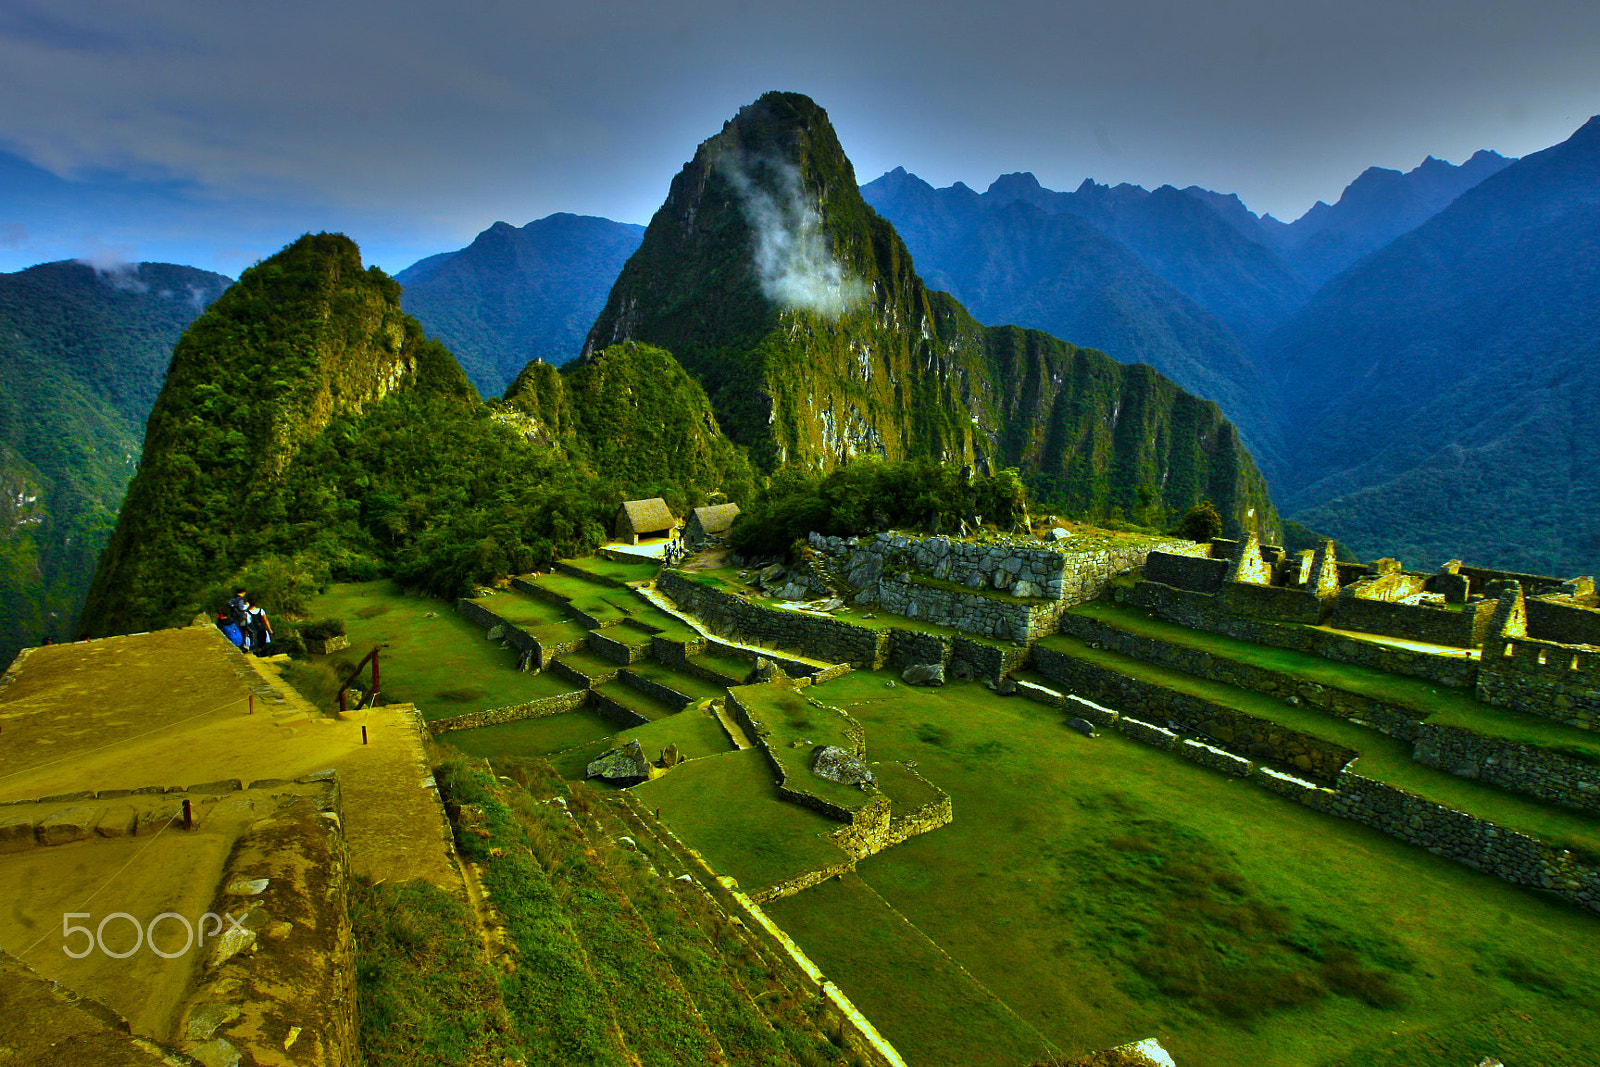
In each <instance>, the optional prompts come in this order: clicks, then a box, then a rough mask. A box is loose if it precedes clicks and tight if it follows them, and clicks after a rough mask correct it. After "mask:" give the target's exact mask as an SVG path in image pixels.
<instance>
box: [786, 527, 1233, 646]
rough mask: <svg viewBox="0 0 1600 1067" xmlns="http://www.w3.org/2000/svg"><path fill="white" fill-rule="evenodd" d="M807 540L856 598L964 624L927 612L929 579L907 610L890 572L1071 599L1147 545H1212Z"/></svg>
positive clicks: (1136, 558) (1084, 595) (1179, 550)
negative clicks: (920, 602)
mask: <svg viewBox="0 0 1600 1067" xmlns="http://www.w3.org/2000/svg"><path fill="white" fill-rule="evenodd" d="M810 543H811V547H812V548H814V549H816V550H817V551H818V552H822V553H824V554H825V555H827V556H829V557H831V559H832V563H831V565H830V569H831V570H832V571H833V572H835V573H837V574H840V575H842V576H843V577H844V579H845V581H847V582H849V583H850V585H851V586H852V587H854V589H855V590H856V592H857V601H858V602H859V603H879V602H882V603H883V605H884V608H885V610H888V611H893V612H895V613H897V614H901V615H907V616H908V617H911V618H924V619H929V620H930V621H934V622H940V623H941V624H942V625H948V626H957V627H959V628H965V627H961V626H960V624H959V623H958V622H955V621H949V622H946V621H944V620H943V619H939V618H935V617H934V616H933V615H932V614H930V611H932V610H936V609H935V608H934V606H933V605H934V603H935V601H934V598H932V597H931V596H929V594H933V593H936V592H942V590H935V589H932V588H931V587H928V586H916V587H914V589H916V590H920V591H921V594H922V595H923V596H924V598H925V599H927V600H928V604H927V605H925V606H924V607H923V609H922V612H921V614H912V613H911V612H909V611H908V610H906V605H905V604H903V603H901V602H900V601H901V600H902V599H903V597H904V595H905V594H904V593H896V592H894V591H892V590H891V589H890V586H891V585H892V584H893V580H894V578H895V577H896V576H897V575H899V574H903V573H915V574H921V575H924V576H926V577H928V578H932V579H935V580H938V581H942V582H953V583H955V584H957V585H961V586H965V587H966V588H968V589H970V590H972V591H973V592H975V593H976V592H982V591H991V592H999V593H1005V594H1007V595H1010V596H1015V597H1020V598H1023V599H1028V598H1042V599H1044V600H1052V601H1061V602H1063V603H1065V604H1066V605H1067V606H1071V605H1073V604H1081V603H1082V602H1083V601H1085V600H1093V599H1094V598H1095V597H1097V596H1099V595H1100V594H1101V593H1102V592H1104V591H1105V588H1106V586H1107V585H1108V584H1109V583H1110V581H1111V579H1112V578H1114V577H1116V576H1117V575H1118V574H1122V573H1124V572H1126V571H1129V570H1132V569H1133V568H1135V567H1138V566H1141V565H1143V563H1144V561H1145V557H1146V556H1148V555H1149V554H1150V553H1151V552H1156V551H1161V552H1168V553H1172V554H1175V555H1180V556H1203V555H1204V554H1205V553H1206V552H1208V551H1209V549H1210V546H1209V545H1200V544H1195V543H1194V542H1192V541H1160V542H1151V543H1148V544H1143V545H1130V546H1127V547H1121V548H1103V549H1074V548H1073V547H1072V542H1071V540H1070V539H1069V540H1067V541H1062V542H1057V543H1054V544H1041V543H1039V542H1037V541H1032V540H1027V541H1023V540H1021V539H1017V540H1014V541H997V542H971V541H960V540H952V539H950V538H948V537H919V536H907V535H905V534H887V533H882V534H878V535H876V536H874V537H871V538H854V537H852V538H838V537H823V536H822V535H820V534H816V533H813V534H812V535H811V538H810ZM886 592H887V593H888V595H890V596H893V597H895V598H896V606H891V605H890V604H889V603H888V601H886V600H882V597H883V596H884V595H885V593H886ZM968 606H969V607H970V605H968ZM973 632H977V631H973ZM1013 632H1015V628H1013ZM996 636H1000V637H1007V638H1009V637H1011V636H1012V633H998V634H996ZM1020 639H1021V638H1019V640H1020Z"/></svg>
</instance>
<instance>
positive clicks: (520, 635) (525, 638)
mask: <svg viewBox="0 0 1600 1067" xmlns="http://www.w3.org/2000/svg"><path fill="white" fill-rule="evenodd" d="M456 614H457V615H460V616H461V617H462V618H463V619H466V620H467V621H468V622H470V623H472V624H473V625H474V626H481V627H483V628H484V629H485V630H486V631H488V635H489V637H490V638H491V639H495V640H501V641H504V642H505V643H506V644H508V645H510V646H511V647H512V648H514V649H516V650H517V652H518V654H519V657H520V658H519V660H518V665H519V666H520V667H521V668H522V669H523V670H543V669H544V665H545V660H546V649H545V647H544V645H542V644H541V643H540V642H539V639H538V638H537V637H534V636H533V635H532V634H530V633H528V631H526V630H524V629H523V628H522V627H520V626H518V625H516V624H515V623H511V622H507V621H506V620H505V619H503V618H501V617H500V616H499V615H497V614H495V613H494V612H492V611H490V610H489V609H488V608H486V607H484V606H483V605H482V604H479V603H478V602H477V601H474V600H469V599H467V598H465V597H463V598H462V599H460V600H457V601H456ZM550 654H551V655H555V654H557V653H554V652H552V653H550Z"/></svg>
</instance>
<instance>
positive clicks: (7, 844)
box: [0, 815, 34, 853]
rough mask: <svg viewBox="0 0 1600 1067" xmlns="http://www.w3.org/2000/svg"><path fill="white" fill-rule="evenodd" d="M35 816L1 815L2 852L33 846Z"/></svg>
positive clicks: (0, 851)
mask: <svg viewBox="0 0 1600 1067" xmlns="http://www.w3.org/2000/svg"><path fill="white" fill-rule="evenodd" d="M33 843H34V836H33V818H32V817H31V816H28V815H0V853H6V852H21V851H23V850H24V849H29V848H32V847H33Z"/></svg>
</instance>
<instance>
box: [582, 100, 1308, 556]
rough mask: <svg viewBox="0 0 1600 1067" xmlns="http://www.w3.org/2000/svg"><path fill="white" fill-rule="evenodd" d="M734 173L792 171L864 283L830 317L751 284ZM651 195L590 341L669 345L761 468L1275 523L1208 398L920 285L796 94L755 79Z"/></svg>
mask: <svg viewBox="0 0 1600 1067" xmlns="http://www.w3.org/2000/svg"><path fill="white" fill-rule="evenodd" d="M790 167H792V168H793V170H791V169H790ZM733 171H741V172H742V176H743V178H744V179H745V180H746V181H747V182H748V184H749V185H750V186H753V187H755V188H757V189H759V190H761V191H762V192H764V193H766V194H768V195H770V196H772V197H773V198H774V199H775V200H778V201H779V202H784V201H788V200H790V199H792V197H793V196H795V195H796V193H797V189H796V187H795V186H796V182H795V180H794V179H795V176H796V174H797V176H798V186H799V190H798V192H799V193H800V194H801V195H804V196H805V197H806V198H807V199H809V200H810V201H811V202H812V203H813V204H814V205H815V206H816V208H817V213H818V216H819V218H820V222H821V227H822V230H823V232H824V234H825V235H826V238H827V241H828V245H829V249H830V251H831V253H832V254H833V256H834V257H835V258H836V259H837V261H838V262H839V263H840V265H841V267H842V268H843V270H844V272H845V273H846V274H848V275H849V276H851V277H852V278H854V279H858V280H859V281H860V282H862V283H863V284H864V285H865V286H866V287H867V288H868V289H870V290H871V291H872V293H873V296H872V297H871V299H869V300H864V301H862V302H861V303H860V304H859V305H858V306H856V307H853V308H849V309H843V310H841V313H839V314H837V315H834V316H829V315H826V314H822V313H819V312H818V311H815V310H810V309H806V308H799V307H787V308H786V307H781V306H780V305H779V304H777V303H776V302H774V301H773V300H770V299H768V297H767V296H766V294H764V293H763V291H762V289H761V285H760V279H759V276H758V274H757V272H756V271H753V270H751V269H750V263H749V252H748V249H749V248H750V247H751V243H752V234H751V227H750V223H749V221H748V220H747V218H746V215H745V212H744V209H743V207H742V197H741V193H740V191H739V189H740V183H739V180H738V179H737V178H736V177H734V176H733V175H732V174H731V172H733ZM670 202H671V204H672V205H673V206H672V208H671V210H663V211H661V212H658V213H657V215H656V216H655V218H654V219H652V221H651V223H650V226H649V228H648V229H647V230H646V231H645V235H644V240H643V242H642V243H641V244H640V246H639V250H638V251H637V252H636V253H635V254H634V255H633V257H632V258H631V259H630V260H629V261H628V263H627V265H626V266H625V267H624V268H623V270H622V273H621V275H620V276H619V277H618V279H617V283H616V285H615V286H614V287H613V288H612V291H611V295H610V298H609V299H608V301H607V304H606V307H605V310H604V311H602V312H601V314H600V316H599V318H598V319H597V320H596V322H595V325H594V328H593V329H592V330H591V331H590V334H589V345H590V347H592V348H598V347H599V346H601V345H605V344H608V343H610V342H611V340H612V339H613V338H615V337H620V336H628V337H633V338H637V339H639V340H643V341H647V342H649V343H652V344H658V345H661V346H662V347H664V348H666V349H668V350H669V351H671V352H672V353H673V354H674V355H675V356H676V357H677V358H678V360H679V361H680V362H682V364H683V365H684V366H685V367H687V368H688V369H689V371H690V372H691V373H692V374H694V375H695V376H696V378H697V379H698V380H699V381H701V382H702V383H703V384H704V386H705V388H706V392H707V393H708V394H709V395H710V397H711V402H712V406H713V408H714V410H715V412H716V416H717V419H718V420H719V422H720V424H721V425H722V427H723V428H724V430H725V431H726V432H727V434H728V436H729V437H730V438H731V439H732V440H733V441H735V442H737V443H739V444H741V445H744V446H747V447H748V448H749V449H750V453H751V458H752V460H753V461H754V463H755V464H756V465H757V466H758V467H759V468H761V469H762V470H766V471H777V470H778V469H779V468H780V467H782V466H785V465H787V466H794V467H800V468H803V469H806V470H826V469H829V468H831V467H833V466H836V465H837V464H838V463H839V462H840V461H841V459H842V458H844V457H845V456H847V455H850V454H860V453H864V452H865V453H876V454H880V455H882V456H883V457H884V458H885V459H887V460H894V461H899V460H908V459H934V458H938V459H955V460H956V461H957V462H958V463H959V464H961V465H963V466H969V467H971V468H972V469H973V470H974V471H979V472H982V471H985V470H997V469H1004V468H1015V469H1016V470H1018V471H1020V472H1021V477H1022V480H1023V481H1024V482H1025V483H1026V485H1027V487H1028V489H1029V491H1030V492H1031V494H1032V495H1033V496H1034V498H1035V499H1036V500H1038V501H1039V502H1040V504H1041V506H1043V507H1047V508H1050V509H1053V510H1056V511H1059V512H1062V513H1065V514H1073V515H1081V516H1085V517H1096V518H1101V519H1114V520H1124V521H1130V522H1136V523H1143V524H1146V525H1161V526H1167V525H1170V524H1171V523H1172V522H1174V521H1176V519H1177V517H1178V516H1180V515H1181V514H1182V513H1183V511H1184V510H1185V509H1187V508H1188V507H1189V506H1190V505H1192V504H1194V503H1196V502H1197V501H1199V500H1200V499H1202V498H1209V499H1211V500H1213V501H1215V502H1216V504H1217V507H1218V510H1219V511H1220V512H1221V513H1222V515H1223V517H1224V521H1225V523H1226V525H1227V528H1228V529H1230V530H1237V529H1240V528H1242V527H1245V526H1250V527H1253V528H1256V529H1258V530H1259V531H1260V532H1261V533H1262V534H1263V535H1264V536H1268V537H1270V539H1272V540H1276V531H1277V529H1278V522H1277V517H1276V513H1275V512H1274V511H1273V508H1272V504H1271V501H1270V500H1269V499H1268V497H1267V492H1266V484H1265V482H1264V481H1263V480H1262V478H1261V476H1260V474H1259V473H1258V472H1257V471H1256V469H1255V466H1254V464H1253V463H1252V461H1251V460H1250V457H1249V456H1248V455H1247V454H1246V452H1245V450H1244V446H1243V445H1242V443H1241V442H1240V440H1239V437H1238V434H1237V432H1236V431H1235V430H1234V428H1233V426H1232V425H1230V424H1229V423H1228V422H1227V421H1226V420H1225V419H1224V418H1223V417H1222V413H1221V411H1220V410H1219V409H1218V408H1217V406H1216V405H1215V404H1214V403H1211V402H1209V401H1204V400H1200V399H1198V398H1197V397H1194V396H1191V395H1190V394H1188V393H1185V392H1183V391H1182V390H1180V389H1179V388H1178V387H1177V386H1175V385H1173V383H1172V382H1171V381H1169V380H1168V379H1166V378H1163V377H1161V376H1160V375H1159V374H1157V373H1156V372H1155V371H1153V370H1151V369H1150V368H1149V367H1148V366H1145V365H1142V364H1135V365H1123V364H1118V363H1116V362H1114V361H1112V360H1111V359H1110V358H1108V357H1106V356H1104V355H1102V354H1101V353H1099V352H1093V351H1089V350H1086V349H1080V348H1076V347H1074V346H1072V345H1070V344H1067V343H1065V342H1063V341H1059V340H1057V339H1056V338H1053V337H1050V336H1049V335H1047V334H1044V333H1040V332H1039V331H1036V330H1022V329H1018V328H1015V327H985V326H982V325H980V324H979V323H978V322H977V321H976V320H974V319H973V318H972V316H970V315H969V314H968V313H967V312H966V310H965V309H963V308H962V307H961V305H960V304H958V303H957V302H956V301H955V300H954V299H953V298H952V297H950V296H949V295H948V294H946V293H942V292H937V291H934V290H930V289H928V288H926V287H925V286H924V285H923V283H922V281H921V279H920V278H918V276H917V274H916V270H915V267H914V265H913V263H912V261H911V256H910V254H909V253H908V252H907V251H906V247H905V245H904V243H903V242H902V241H901V240H900V238H899V236H898V235H897V234H896V233H895V231H894V228H893V227H892V226H890V225H889V223H887V222H885V221H884V220H883V219H882V218H881V217H879V216H878V215H877V213H876V212H874V211H873V210H872V209H871V208H870V207H868V206H867V204H866V202H865V201H864V200H862V198H861V194H860V191H859V189H858V187H857V184H856V180H855V174H854V171H853V168H852V167H851V164H850V161H849V159H848V158H847V157H846V156H845V154H844V150H843V149H842V148H841V147H840V145H839V142H838V139H837V137H836V136H835V134H834V131H833V128H832V126H831V125H830V124H829V122H828V118H827V115H826V113H825V112H823V110H822V109H821V108H819V107H817V105H816V104H815V103H813V102H812V101H811V100H809V99H807V98H806V97H804V96H800V95H798V94H795V93H768V94H766V95H765V96H763V97H761V99H760V100H758V101H756V102H755V103H754V104H751V105H749V106H747V107H745V108H743V109H742V110H741V111H740V112H739V114H738V116H737V117H736V118H734V119H733V120H732V121H731V122H729V123H728V124H727V125H726V126H725V127H724V129H723V130H722V132H721V133H719V134H717V135H716V136H714V137H712V138H710V139H709V140H707V141H706V142H705V143H704V144H702V145H701V146H700V150H699V151H698V152H697V153H696V155H695V158H694V159H693V160H692V161H691V162H690V163H689V164H688V165H687V166H686V167H685V168H684V169H683V171H682V172H680V173H679V174H678V176H677V177H676V178H675V179H674V181H673V185H672V192H671V194H670ZM690 218H692V219H693V225H692V226H691V225H689V224H688V223H687V221H686V220H687V219H690ZM1252 510H1253V514H1252ZM925 513H926V509H924V514H925ZM984 516H985V518H992V517H991V516H990V515H989V514H988V513H987V512H986V513H984ZM871 517H872V516H871V514H870V512H869V513H868V515H867V516H866V518H867V519H868V520H869V521H870V519H871ZM962 517H963V518H970V517H969V516H962ZM917 518H918V521H921V518H922V516H921V515H919V516H918V517H917ZM801 532H802V533H804V532H805V531H801ZM852 532H853V531H852ZM778 547H782V546H778Z"/></svg>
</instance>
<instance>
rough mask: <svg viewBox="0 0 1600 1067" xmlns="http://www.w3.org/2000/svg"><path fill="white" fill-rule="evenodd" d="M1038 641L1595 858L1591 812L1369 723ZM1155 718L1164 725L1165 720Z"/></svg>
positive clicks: (1078, 645)
mask: <svg viewBox="0 0 1600 1067" xmlns="http://www.w3.org/2000/svg"><path fill="white" fill-rule="evenodd" d="M1038 644H1039V646H1040V647H1042V648H1047V649H1050V650H1051V651H1054V652H1059V653H1062V654H1064V655H1067V656H1071V657H1073V658H1075V659H1079V660H1083V661H1085V662H1087V663H1092V664H1094V665H1096V666H1099V667H1103V668H1105V669H1107V670H1112V671H1115V672H1117V673H1118V674H1123V675H1126V676H1128V677H1130V678H1136V679H1139V680H1141V681H1145V682H1150V683H1152V684H1155V685H1159V686H1161V687H1162V688H1163V689H1167V690H1170V691H1172V692H1176V693H1187V694H1189V695H1190V696H1195V697H1199V698H1201V699H1203V700H1210V701H1212V702H1214V703H1216V704H1219V705H1221V706H1223V707H1225V708H1232V709H1233V710H1235V711H1242V712H1244V713H1246V714H1248V715H1254V716H1256V717H1257V718H1260V719H1266V720H1267V721H1269V722H1274V723H1277V724H1278V725H1280V726H1286V727H1289V728H1290V729H1294V730H1299V731H1301V732H1302V733H1306V734H1310V735H1312V736H1313V737H1319V738H1322V739H1323V740H1325V741H1332V742H1334V743H1335V744H1339V745H1344V746H1346V747H1347V748H1351V749H1354V750H1355V751H1357V752H1359V753H1361V756H1360V759H1359V761H1358V762H1357V763H1356V765H1355V766H1354V767H1352V768H1351V769H1352V770H1355V771H1357V772H1358V773H1360V774H1363V775H1365V776H1366V777H1368V778H1374V779H1377V780H1378V781H1381V782H1385V783H1387V784H1389V785H1392V786H1395V787H1396V788H1399V789H1404V790H1406V791H1407V792H1411V793H1415V794H1416V795H1418V796H1420V797H1423V798H1424V799H1427V800H1431V801H1434V802H1435V803H1438V804H1443V805H1445V806H1447V807H1451V808H1456V809H1457V810H1460V811H1464V812H1467V813H1468V814H1471V815H1476V816H1478V817H1479V818H1483V819H1488V820H1490V821H1491V822H1495V823H1498V824H1499V825H1501V826H1504V827H1506V828H1507V829H1511V830H1518V831H1520V832H1522V833H1525V834H1529V835H1530V836H1533V837H1536V838H1539V839H1541V840H1543V841H1546V842H1549V843H1551V844H1555V845H1559V846H1561V847H1564V848H1570V849H1572V850H1573V851H1575V852H1580V853H1582V854H1583V855H1586V856H1591V857H1596V858H1597V859H1600V826H1596V824H1595V822H1594V821H1593V820H1592V819H1589V818H1586V817H1585V816H1583V815H1581V814H1579V813H1578V812H1574V811H1570V810H1568V809H1566V808H1563V807H1561V806H1559V805H1556V804H1547V803H1545V802H1543V801H1540V800H1536V799H1534V798H1532V797H1525V796H1522V795H1520V794H1514V793H1508V792H1505V791H1503V790H1501V789H1498V788H1496V787H1495V786H1492V785H1488V784H1485V783H1483V782H1479V781H1476V780H1474V779H1469V778H1458V777H1456V776H1455V775H1453V774H1450V773H1448V772H1446V771H1441V770H1435V769H1434V768H1432V767H1426V766H1424V765H1422V764H1420V763H1417V762H1415V761H1414V760H1412V758H1411V746H1410V745H1409V744H1408V743H1406V742H1404V741H1401V740H1399V739H1398V738H1393V737H1388V736H1385V735H1384V734H1381V733H1379V732H1378V731H1377V730H1374V729H1371V728H1369V727H1366V726H1361V725H1359V724H1357V723H1355V722H1352V721H1350V720H1348V719H1342V718H1339V717H1337V716H1334V715H1328V714H1325V713H1323V712H1320V711H1317V710H1316V709H1314V708H1310V707H1307V706H1306V705H1303V704H1302V705H1293V704H1289V703H1287V702H1285V701H1283V700H1280V699H1278V698H1276V697H1270V696H1266V695H1265V694H1262V693H1256V692H1252V691H1250V690H1248V689H1240V688H1238V687H1237V686H1232V685H1227V684H1225V683H1222V682H1213V681H1209V680H1207V679H1204V678H1197V677H1195V676H1194V675H1192V674H1187V673H1185V672H1183V671H1178V670H1174V669H1172V668H1169V667H1163V666H1160V665H1158V664H1153V663H1145V662H1144V661H1142V660H1137V659H1134V658H1133V657H1131V656H1125V655H1123V654H1122V653H1120V652H1113V651H1111V650H1109V649H1104V648H1098V649H1097V648H1091V647H1090V646H1089V644H1088V643H1086V642H1084V641H1080V640H1078V639H1077V638H1075V637H1069V636H1067V635H1065V634H1055V635H1052V636H1050V637H1046V638H1044V639H1042V640H1041V641H1039V642H1038ZM1053 688H1056V689H1060V688H1061V686H1060V685H1059V684H1058V685H1055V686H1053ZM1114 710H1116V709H1114ZM1156 725H1157V726H1164V725H1165V723H1156Z"/></svg>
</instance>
